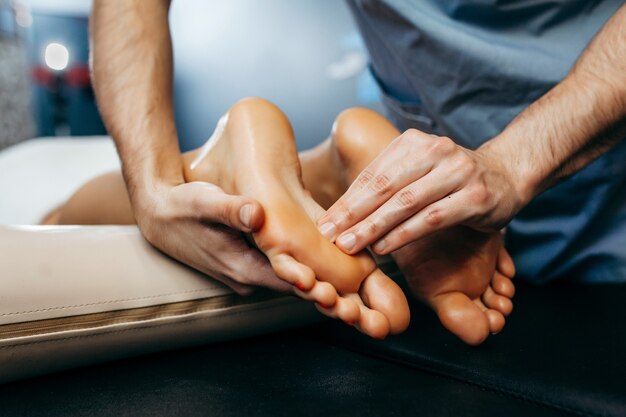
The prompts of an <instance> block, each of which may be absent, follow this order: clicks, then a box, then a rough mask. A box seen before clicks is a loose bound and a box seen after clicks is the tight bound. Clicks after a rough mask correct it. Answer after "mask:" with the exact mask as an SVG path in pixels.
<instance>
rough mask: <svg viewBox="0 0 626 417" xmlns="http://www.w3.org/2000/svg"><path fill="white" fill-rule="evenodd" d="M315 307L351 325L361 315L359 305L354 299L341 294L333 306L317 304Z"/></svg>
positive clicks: (326, 314)
mask: <svg viewBox="0 0 626 417" xmlns="http://www.w3.org/2000/svg"><path fill="white" fill-rule="evenodd" d="M315 307H316V308H317V309H318V311H319V312H320V313H322V314H324V315H325V316H328V317H330V318H333V319H338V320H342V321H344V322H345V323H346V324H350V325H353V324H355V323H357V322H358V321H359V320H360V316H361V310H360V308H359V306H358V305H357V304H356V303H355V302H354V301H353V300H351V299H348V298H345V297H341V296H337V301H336V302H335V304H334V305H333V306H323V305H320V304H315Z"/></svg>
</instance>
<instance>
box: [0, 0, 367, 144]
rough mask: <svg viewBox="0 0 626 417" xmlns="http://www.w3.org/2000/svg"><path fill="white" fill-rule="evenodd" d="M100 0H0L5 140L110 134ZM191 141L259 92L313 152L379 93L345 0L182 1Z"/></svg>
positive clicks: (183, 101) (178, 57) (180, 73)
mask: <svg viewBox="0 0 626 417" xmlns="http://www.w3.org/2000/svg"><path fill="white" fill-rule="evenodd" d="M90 9H91V1H90V0H0V149H2V148H5V147H8V146H10V145H12V144H15V143H17V142H20V141H24V140H26V139H29V138H35V137H44V136H45V137H49V136H54V137H67V136H72V137H74V136H92V135H104V134H106V131H105V128H104V126H103V124H102V121H101V119H100V116H99V114H98V110H97V106H96V104H95V99H94V94H93V90H92V88H91V84H90V77H89V69H88V59H89V40H88V19H89V12H90ZM170 22H171V27H172V36H173V43H174V54H175V82H174V89H175V109H176V123H177V126H178V131H179V136H180V142H181V143H180V145H181V149H182V150H183V151H184V150H188V149H191V148H193V147H196V146H199V145H200V144H202V143H203V142H204V141H205V140H206V139H207V138H208V137H209V136H210V134H211V132H212V130H213V128H214V126H215V123H216V122H217V120H218V119H219V117H220V116H221V114H223V112H224V111H226V110H227V109H228V107H229V106H231V105H232V104H233V103H234V102H235V101H237V100H238V99H239V98H242V97H245V96H251V95H253V96H260V97H264V98H267V99H269V100H271V101H273V102H275V103H277V104H278V105H279V106H280V107H281V108H282V109H283V110H284V111H285V112H286V113H287V115H288V117H289V118H290V120H291V121H292V124H293V126H294V130H295V132H296V137H297V141H298V147H299V148H300V149H305V148H308V147H311V146H313V145H315V144H316V143H318V142H319V141H320V140H322V139H323V138H325V137H326V136H327V135H328V133H329V131H330V128H331V124H332V121H333V119H334V117H335V116H336V115H337V114H338V113H339V112H340V111H341V110H343V109H345V108H347V107H351V106H355V105H361V106H368V107H373V108H378V107H379V103H378V91H377V88H376V86H375V84H374V81H373V80H372V79H371V78H370V75H369V73H368V71H367V58H366V55H365V51H364V48H363V45H362V43H361V41H360V38H359V36H358V34H357V31H356V29H355V27H354V23H353V21H352V19H351V16H350V14H349V12H348V9H347V7H346V5H345V4H344V3H343V2H340V1H336V0H299V1H297V2H296V1H292V0H266V1H263V2H258V1H254V0H231V1H218V0H185V1H173V4H172V9H171V12H170Z"/></svg>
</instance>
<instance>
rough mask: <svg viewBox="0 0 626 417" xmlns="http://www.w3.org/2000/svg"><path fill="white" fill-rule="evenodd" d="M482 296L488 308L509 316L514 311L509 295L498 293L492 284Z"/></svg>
mask: <svg viewBox="0 0 626 417" xmlns="http://www.w3.org/2000/svg"><path fill="white" fill-rule="evenodd" d="M481 298H482V300H483V302H484V303H485V305H486V306H487V307H488V308H490V309H493V310H496V311H499V312H500V313H501V314H503V315H504V316H508V315H509V314H511V312H512V311H513V302H512V301H511V300H510V299H509V298H507V297H503V296H501V295H498V294H496V292H495V291H494V290H493V288H491V286H488V287H487V289H486V290H485V292H484V293H483V295H482V297H481Z"/></svg>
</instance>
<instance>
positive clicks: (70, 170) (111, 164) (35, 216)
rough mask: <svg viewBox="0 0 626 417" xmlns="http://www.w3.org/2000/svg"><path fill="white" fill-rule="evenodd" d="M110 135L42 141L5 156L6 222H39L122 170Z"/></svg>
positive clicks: (1, 187) (1, 197) (1, 156)
mask: <svg viewBox="0 0 626 417" xmlns="http://www.w3.org/2000/svg"><path fill="white" fill-rule="evenodd" d="M119 167H120V163H119V159H118V157H117V153H116V151H115V146H114V144H113V141H112V140H111V139H110V138H109V137H107V136H90V137H82V138H78V139H77V138H40V139H32V140H29V141H26V142H22V143H20V144H18V145H15V146H12V147H10V148H7V149H5V150H3V151H2V152H0V224H38V223H39V222H40V221H41V220H42V218H43V217H44V216H45V215H46V214H47V213H48V212H50V210H52V209H54V208H56V207H57V206H59V205H60V204H61V203H63V202H64V201H65V200H67V199H68V198H69V197H70V196H71V195H72V194H73V193H74V191H76V190H77V189H78V188H79V187H80V186H81V185H82V184H84V183H85V182H86V181H88V180H89V179H91V178H93V177H95V176H97V175H99V174H102V173H104V172H107V171H111V170H115V169H119Z"/></svg>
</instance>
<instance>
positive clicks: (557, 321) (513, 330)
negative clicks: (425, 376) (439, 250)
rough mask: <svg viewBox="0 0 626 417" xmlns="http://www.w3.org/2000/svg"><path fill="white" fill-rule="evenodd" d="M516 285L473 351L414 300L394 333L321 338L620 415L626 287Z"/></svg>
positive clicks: (576, 408)
mask: <svg viewBox="0 0 626 417" xmlns="http://www.w3.org/2000/svg"><path fill="white" fill-rule="evenodd" d="M517 287H518V291H517V294H516V297H515V300H514V304H515V310H514V313H513V315H512V316H511V317H510V319H509V320H508V323H507V326H506V328H505V330H504V331H503V332H502V333H500V334H499V335H496V336H493V337H491V338H490V339H489V340H488V341H487V342H486V343H484V344H483V345H481V346H480V347H477V348H472V347H468V346H466V345H464V344H463V343H461V342H460V341H458V340H456V339H455V338H454V337H453V336H451V335H450V334H448V333H447V332H445V331H444V330H443V329H442V328H441V326H440V325H438V321H437V318H436V317H435V316H434V314H433V313H432V312H431V311H429V310H427V309H426V308H424V307H423V306H421V305H416V304H415V305H412V309H411V310H412V323H411V327H410V329H409V330H408V331H407V332H406V333H405V334H403V335H401V336H396V337H391V338H388V339H387V340H385V341H382V342H381V341H374V340H369V339H367V338H365V337H361V336H360V335H359V334H357V333H356V332H355V331H349V332H347V331H346V329H345V326H341V325H338V324H331V325H329V329H328V333H327V335H328V339H327V340H330V341H331V342H333V343H336V344H338V345H341V346H344V347H348V348H350V349H353V350H356V351H359V352H365V353H367V354H369V355H372V356H376V357H379V358H385V359H388V360H391V361H394V362H396V363H399V364H403V365H405V366H412V367H415V368H417V369H422V370H427V371H430V372H434V373H437V374H439V375H443V376H446V377H449V378H454V379H457V380H459V381H464V382H467V383H470V384H475V385H477V386H481V387H484V388H486V389H489V390H493V391H495V392H501V393H502V394H503V395H510V396H513V397H516V398H522V399H525V400H527V401H532V402H536V403H538V404H544V405H546V406H549V407H554V408H556V409H562V410H565V411H567V412H570V413H573V414H578V415H591V416H616V417H617V416H626V285H622V286H617V285H596V286H576V285H573V284H569V285H564V284H559V285H552V286H547V287H543V288H539V287H534V286H530V285H528V284H526V285H524V284H523V283H521V282H517Z"/></svg>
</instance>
